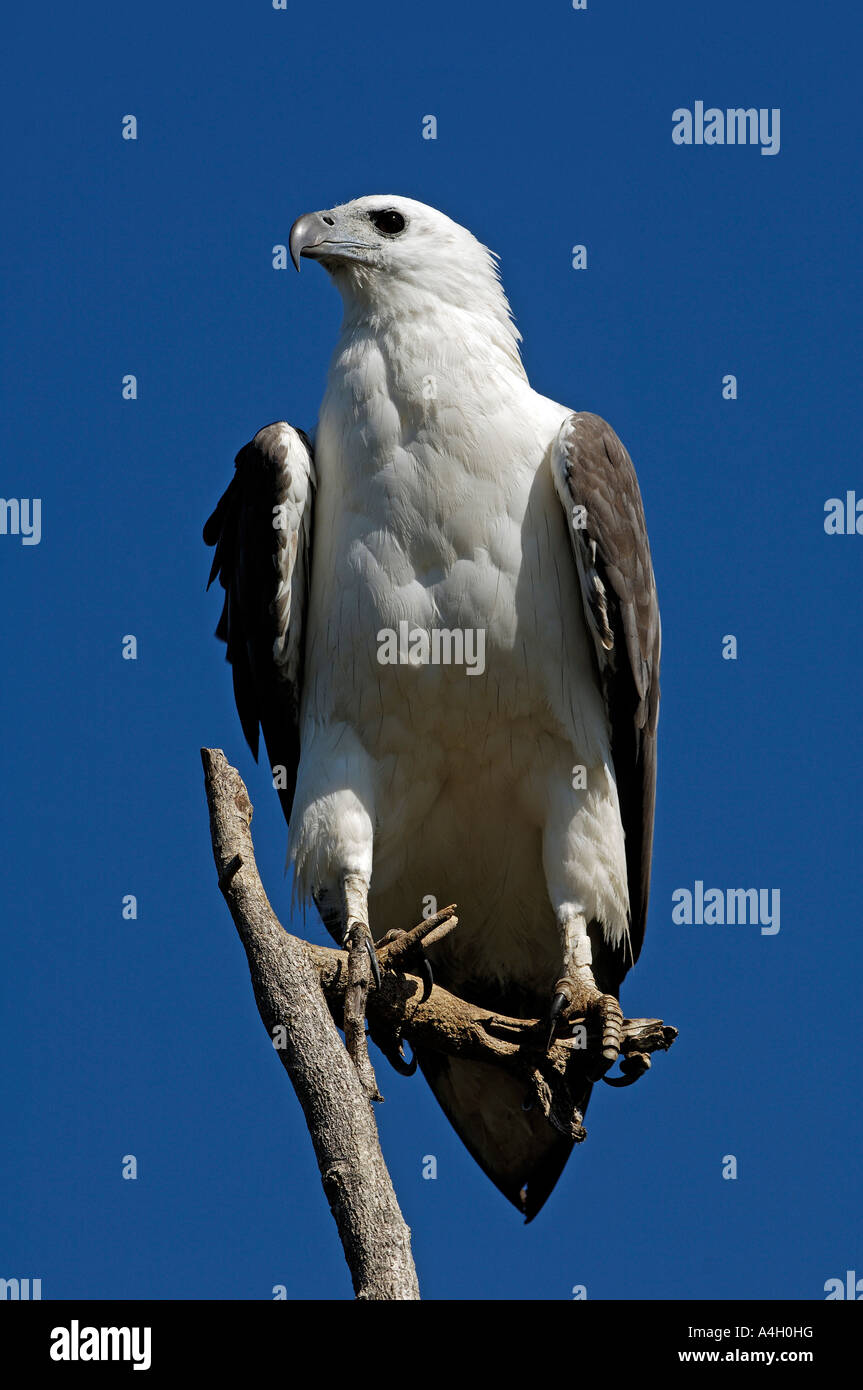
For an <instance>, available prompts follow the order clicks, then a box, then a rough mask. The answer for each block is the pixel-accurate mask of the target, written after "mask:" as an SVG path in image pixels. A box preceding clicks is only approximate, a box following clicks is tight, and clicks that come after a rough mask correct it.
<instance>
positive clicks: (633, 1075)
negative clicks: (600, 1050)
mask: <svg viewBox="0 0 863 1390" xmlns="http://www.w3.org/2000/svg"><path fill="white" fill-rule="evenodd" d="M649 1070H650V1058H649V1057H648V1055H647V1054H646V1053H645V1052H632V1053H630V1055H629V1056H628V1057H624V1058H623V1060H622V1062H621V1063H620V1076H604V1077H603V1078H602V1079H603V1081H604V1082H605V1084H606V1086H632V1085H633V1083H634V1082H636V1081H638V1080H639V1078H640V1077H642V1076H644V1073H645V1072H646V1071H649Z"/></svg>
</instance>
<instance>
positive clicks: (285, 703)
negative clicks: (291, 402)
mask: <svg viewBox="0 0 863 1390" xmlns="http://www.w3.org/2000/svg"><path fill="white" fill-rule="evenodd" d="M314 487H315V475H314V458H313V454H312V445H311V442H310V440H309V439H308V436H307V435H305V434H304V433H303V431H302V430H296V429H293V428H292V427H291V426H290V425H288V424H286V423H285V422H284V421H279V422H278V423H277V424H273V425H267V426H266V427H265V428H264V429H262V430H259V431H258V433H257V434H256V435H255V437H254V439H253V440H252V442H251V443H250V444H247V445H246V446H245V447H244V448H243V449H241V450H240V452H239V453H238V454H237V457H236V467H235V472H234V476H233V478H232V480H231V482H230V484H229V485H228V488H227V490H226V491H225V493H224V494H223V496H222V497H221V499H220V501H219V503H218V505H217V507H216V509H215V511H214V512H213V514H212V516H211V517H210V518H209V520H208V521H207V522H206V524H205V526H204V540H205V542H206V543H207V545H214V546H215V547H216V553H215V556H214V558H213V566H212V569H211V571H210V579H209V583H208V585H207V587H208V588H209V585H210V584H212V582H213V580H214V579H215V578H216V577H218V579H219V582H220V583H221V585H222V588H223V589H224V590H225V602H224V606H223V608H222V616H221V618H220V619H219V625H218V627H217V628H216V636H217V637H220V638H221V639H222V641H223V642H225V643H227V648H228V650H227V660H228V661H229V662H230V664H231V669H232V672H233V678H234V696H235V699H236V702H237V711H238V713H239V716H240V723H241V724H242V726H243V733H244V734H245V736H246V741H247V742H248V744H249V747H250V748H251V750H252V753H253V755H254V757H255V759H257V757H258V731H259V728H260V730H261V731H262V732H263V735H264V742H265V744H266V747H267V754H268V757H269V760H270V765H271V767H273V768H284V769H285V772H284V774H282V775H280V776H279V779H278V780H279V783H280V785H279V798H280V800H281V803H282V810H283V811H284V814H285V819H286V820H289V819H290V814H291V807H292V805H293V799H294V789H295V787H296V778H297V765H298V763H299V756H300V730H299V718H300V697H301V692H302V675H303V641H304V636H305V609H306V603H307V599H308V591H309V567H310V549H311V511H312V499H313V495H314ZM282 782H283V783H284V785H281V783H282Z"/></svg>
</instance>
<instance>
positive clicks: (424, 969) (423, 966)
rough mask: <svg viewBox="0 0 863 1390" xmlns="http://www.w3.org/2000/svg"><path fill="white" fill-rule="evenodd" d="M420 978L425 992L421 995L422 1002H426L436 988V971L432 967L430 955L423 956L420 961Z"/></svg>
mask: <svg viewBox="0 0 863 1390" xmlns="http://www.w3.org/2000/svg"><path fill="white" fill-rule="evenodd" d="M419 973H420V979H421V980H422V982H423V992H422V994H421V995H420V1003H421V1004H424V1003H425V1001H426V1000H427V999H428V997H429V995H430V994H431V992H432V989H433V988H434V973H433V971H432V968H431V961H430V960H429V958H428V956H423V957H422V959H421V961H420V970H419Z"/></svg>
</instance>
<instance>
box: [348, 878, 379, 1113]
mask: <svg viewBox="0 0 863 1390" xmlns="http://www.w3.org/2000/svg"><path fill="white" fill-rule="evenodd" d="M368 894H369V889H368V884H367V883H366V881H365V879H364V878H363V876H362V875H361V874H353V873H346V874H343V875H342V882H341V895H342V922H343V923H344V936H343V944H344V947H345V950H346V951H347V953H348V984H347V989H346V991H345V1010H344V1028H345V1046H346V1047H347V1050H348V1053H349V1055H350V1058H351V1061H352V1062H353V1064H354V1066H355V1067H356V1069H357V1073H358V1075H359V1078H360V1081H361V1083H362V1085H363V1088H364V1090H365V1091H366V1094H367V1095H368V1096H369V1098H370V1099H371V1100H382V1099H383V1097H382V1096H381V1094H380V1091H379V1090H378V1086H377V1082H376V1081H375V1074H374V1071H373V1069H372V1064H371V1061H370V1060H369V1050H368V1044H367V1043H366V999H367V998H368V993H369V984H370V978H371V976H372V975H374V977H375V983H376V984H379V983H380V966H379V965H378V959H377V955H376V954H375V946H374V941H373V940H372V934H371V930H370V928H369V922H368V913H369V908H368Z"/></svg>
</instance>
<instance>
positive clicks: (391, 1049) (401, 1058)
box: [375, 1038, 417, 1076]
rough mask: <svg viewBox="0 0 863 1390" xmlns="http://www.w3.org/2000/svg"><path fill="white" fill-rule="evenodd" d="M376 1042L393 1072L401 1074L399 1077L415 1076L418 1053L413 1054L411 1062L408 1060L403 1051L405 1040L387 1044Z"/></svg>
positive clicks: (396, 1040)
mask: <svg viewBox="0 0 863 1390" xmlns="http://www.w3.org/2000/svg"><path fill="white" fill-rule="evenodd" d="M375 1042H377V1043H378V1047H379V1048H380V1050H381V1052H382V1053H383V1054H384V1056H385V1057H386V1059H387V1061H388V1062H389V1064H390V1066H391V1067H392V1068H393V1070H394V1071H397V1072H398V1073H399V1076H413V1074H414V1072H415V1071H416V1069H417V1058H416V1053H413V1055H412V1056H411V1059H410V1061H408V1060H407V1058H406V1057H405V1055H404V1052H403V1051H402V1048H403V1047H404V1039H403V1038H395V1039H394V1040H393V1041H392V1042H387V1043H380V1042H378V1040H377V1038H376V1039H375Z"/></svg>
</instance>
